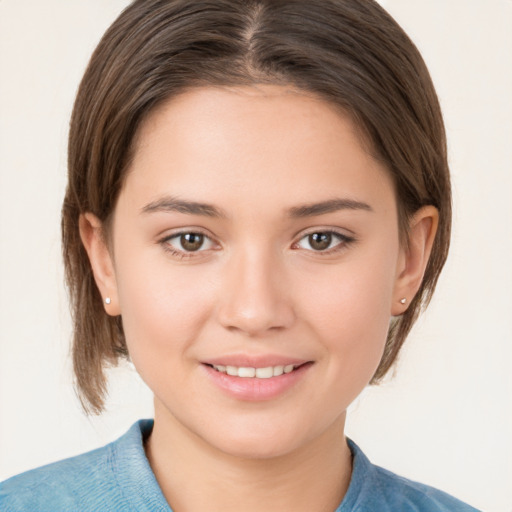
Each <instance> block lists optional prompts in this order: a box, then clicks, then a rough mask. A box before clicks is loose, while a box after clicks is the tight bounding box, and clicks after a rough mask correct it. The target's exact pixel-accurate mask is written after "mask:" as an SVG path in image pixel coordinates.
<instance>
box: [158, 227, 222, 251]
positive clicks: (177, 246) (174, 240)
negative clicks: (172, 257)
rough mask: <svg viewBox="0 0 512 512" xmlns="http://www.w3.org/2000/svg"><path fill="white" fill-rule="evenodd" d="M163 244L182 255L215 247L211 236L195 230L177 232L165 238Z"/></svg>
mask: <svg viewBox="0 0 512 512" xmlns="http://www.w3.org/2000/svg"><path fill="white" fill-rule="evenodd" d="M162 244H163V245H164V248H167V249H168V250H171V252H174V253H176V254H178V253H179V254H182V255H186V254H190V255H191V253H194V252H203V251H207V250H209V249H213V248H214V247H215V243H214V242H213V240H212V239H211V238H210V237H209V236H207V235H203V234H202V233H197V232H196V233H194V232H193V231H185V232H182V233H176V234H175V235H172V236H169V237H167V238H165V239H163V240H162Z"/></svg>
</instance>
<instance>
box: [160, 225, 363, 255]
mask: <svg viewBox="0 0 512 512" xmlns="http://www.w3.org/2000/svg"><path fill="white" fill-rule="evenodd" d="M315 234H322V235H330V236H332V237H335V238H337V239H338V240H339V243H337V244H336V245H335V246H334V247H332V248H330V249H327V250H320V251H315V250H314V249H311V250H310V251H309V252H312V253H314V254H315V255H319V256H329V255H331V254H335V253H337V252H339V251H342V250H343V249H345V248H346V247H347V246H349V245H350V244H352V243H354V242H355V241H356V239H355V238H354V237H351V236H347V235H345V234H342V233H339V232H338V231H333V230H329V229H327V230H315V231H310V232H309V233H305V234H304V235H302V236H301V238H300V239H299V240H298V241H297V242H295V243H294V244H293V245H292V248H293V249H297V248H298V245H299V243H300V242H301V241H302V240H304V239H305V238H307V237H309V236H311V235H315ZM183 235H201V236H203V237H204V238H205V239H208V240H210V242H211V243H214V242H213V240H212V239H211V237H209V236H208V235H207V234H206V233H204V232H202V231H199V230H197V231H180V232H178V233H173V234H172V235H169V236H166V237H164V238H162V239H161V240H159V241H158V243H159V244H160V245H162V247H163V249H164V250H165V251H166V252H168V253H170V254H171V255H172V256H174V257H175V258H178V259H180V260H182V259H187V258H193V257H195V256H196V255H197V253H201V252H204V251H205V250H204V249H203V250H201V249H198V250H197V251H186V250H183V251H181V250H177V249H174V248H173V247H172V246H171V245H170V244H169V241H170V240H173V239H177V238H179V237H181V236H183Z"/></svg>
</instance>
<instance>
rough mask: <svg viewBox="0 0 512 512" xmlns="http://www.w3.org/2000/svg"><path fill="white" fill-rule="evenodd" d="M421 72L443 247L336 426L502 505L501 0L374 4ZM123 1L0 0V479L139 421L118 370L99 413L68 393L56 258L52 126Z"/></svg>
mask: <svg viewBox="0 0 512 512" xmlns="http://www.w3.org/2000/svg"><path fill="white" fill-rule="evenodd" d="M382 3H383V4H384V6H385V7H386V8H387V9H388V10H389V11H390V13H391V14H392V15H393V16H394V17H395V18H396V19H397V20H398V22H399V23H400V24H401V25H402V26H403V27H404V28H405V30H406V31H407V32H408V33H409V35H410V36H411V37H412V39H413V40H414V41H415V42H416V44H417V45H418V47H419V49H420V51H421V52H422V53H423V56H424V58H425V60H426V62H427V64H428V66H429V68H430V70H431V73H432V76H433V79H434V82H435V84H436V86H437V90H438V93H439V96H440V100H441V104H442V107H443V110H444V114H445V120H446V125H447V129H448V138H449V149H450V163H451V169H452V173H453V187H454V210H455V217H454V235H453V245H452V249H451V255H450V258H449V261H448V264H447V267H446V269H445V271H444V274H443V276H442V278H441V281H440V283H439V287H438V290H437V293H436V295H435V297H434V300H433V303H432V304H431V307H430V309H429V311H428V312H427V313H426V314H425V315H424V317H423V318H422V319H421V320H420V322H419V323H418V324H417V325H416V327H415V329H414V331H413V333H412V335H411V336H410V338H409V340H408V343H407V345H406V347H405V350H404V352H403V354H402V357H401V358H400V361H399V363H398V365H397V367H396V371H395V374H396V375H395V376H394V377H393V378H390V379H387V382H386V383H385V384H383V385H382V386H380V387H379V388H370V389H367V390H365V391H364V392H363V394H362V395H361V397H360V399H358V401H357V402H356V403H355V404H354V405H353V406H352V408H351V409H352V410H351V413H350V415H349V421H348V426H347V433H348V435H349V436H350V437H352V438H353V439H354V440H356V441H357V442H358V444H360V446H361V447H362V448H363V449H364V450H365V451H366V453H367V455H368V456H369V457H370V459H372V461H373V462H375V463H378V464H380V465H383V466H385V467H387V468H388V469H390V470H392V471H395V472H397V473H400V474H403V475H404V476H407V477H409V478H412V479H416V480H420V481H422V482H425V483H428V484H431V485H434V486H436V487H439V488H441V489H444V490H446V491H448V492H449V493H451V494H454V495H456V496H457V497H459V498H461V499H463V500H465V501H467V502H470V503H471V504H473V505H474V506H476V507H478V508H481V509H482V510H485V511H491V512H493V511H496V512H498V511H507V512H510V511H511V510H512V378H511V363H512V320H511V319H512V30H511V27H512V1H510V0H430V1H425V0H385V1H384V0H383V1H382ZM125 5H127V2H126V0H46V1H44V2H43V1H40V0H0V45H1V46H0V49H1V50H0V115H1V124H0V144H1V146H0V169H1V178H0V179H1V182H0V244H1V252H0V287H1V294H0V332H1V343H0V480H2V479H4V478H7V477H9V476H11V475H14V474H16V473H18V472H21V471H23V470H26V469H29V468H33V467H35V466H38V465H41V464H44V463H48V462H51V461H54V460H57V459H61V458H63V457H68V456H71V455H75V454H78V453H81V452H83V451H86V450H89V449H92V448H95V447H98V446H100V445H103V444H105V443H107V442H110V441H111V440H113V439H115V438H117V437H118V436H119V435H121V434H122V433H123V432H124V431H125V430H127V428H128V427H129V426H130V425H131V423H132V422H133V421H135V420H136V419H138V418H140V417H149V416H151V415H152V402H151V394H150V392H149V391H148V390H147V389H146V387H145V385H144V384H143V383H142V382H141V381H140V379H139V378H138V376H137V374H136V373H135V371H134V370H132V369H130V368H129V367H128V366H127V365H123V366H122V367H121V368H119V369H116V370H114V371H112V373H111V395H110V399H109V401H108V404H107V412H106V413H105V414H104V415H102V416H101V417H94V418H86V417H85V416H84V415H83V414H82V412H81V410H80V406H79V404H78V401H77V399H76V398H75V396H74V393H73V389H72V376H71V370H70V360H69V338H70V320H69V313H68V304H67V299H66V293H65V290H64V287H63V284H62V282H63V276H62V266H61V258H60V239H59V213H60V204H61V200H62V197H63V192H64V187H65V173H66V137H67V128H68V120H69V115H70V111H71V107H72V102H73V97H74V94H75V92H76V88H77V86H78V83H79V80H80V78H81V75H82V73H83V71H84V68H85V65H86V63H87V60H88V58H89V55H90V54H91V52H92V50H93V49H94V47H95V45H96V43H97V42H98V40H99V38H100V37H101V35H102V33H103V32H104V30H105V29H106V28H107V26H108V25H109V24H110V23H111V22H112V21H113V19H114V18H115V17H116V16H117V14H118V13H119V12H120V11H121V9H122V8H123V7H124V6H125Z"/></svg>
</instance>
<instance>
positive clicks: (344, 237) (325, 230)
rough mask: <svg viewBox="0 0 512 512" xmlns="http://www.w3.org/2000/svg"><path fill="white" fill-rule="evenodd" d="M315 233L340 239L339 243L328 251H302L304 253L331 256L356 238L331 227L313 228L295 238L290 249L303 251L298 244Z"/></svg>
mask: <svg viewBox="0 0 512 512" xmlns="http://www.w3.org/2000/svg"><path fill="white" fill-rule="evenodd" d="M315 233H322V234H330V235H333V236H335V237H337V238H339V239H340V242H339V243H338V244H336V245H335V246H334V247H331V248H330V249H325V250H323V251H315V250H314V249H304V250H305V251H308V252H311V253H314V254H318V255H328V254H333V253H335V252H337V251H339V250H342V249H343V248H345V247H346V246H348V245H350V244H351V243H353V242H355V241H356V237H355V236H354V235H348V234H347V233H344V232H343V231H341V230H338V229H336V228H332V227H315V228H311V229H308V230H306V231H303V232H302V233H301V234H300V235H299V236H297V238H296V241H295V242H294V243H293V244H292V249H303V248H302V247H298V244H299V243H300V242H301V241H302V240H303V239H304V238H306V237H308V236H310V235H313V234H315Z"/></svg>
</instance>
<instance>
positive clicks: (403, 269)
mask: <svg viewBox="0 0 512 512" xmlns="http://www.w3.org/2000/svg"><path fill="white" fill-rule="evenodd" d="M438 223H439V212H438V210H437V208H435V207H434V206H424V207H423V208H420V209H419V210H418V211H417V212H416V213H415V214H414V215H413V216H412V218H411V220H410V222H409V233H408V243H407V245H406V246H405V247H403V248H402V250H401V254H400V258H399V262H398V267H397V277H396V281H395V289H394V294H393V304H392V308H391V315H393V316H398V315H402V314H403V313H404V312H405V311H406V310H407V308H408V304H410V303H411V301H412V300H413V298H414V296H415V295H416V293H417V291H418V290H419V288H420V286H421V283H422V281H423V275H424V274H425V270H426V268H427V264H428V260H429V258H430V253H431V252H432V246H433V245H434V240H435V236H436V232H437V226H438ZM404 299H405V300H404Z"/></svg>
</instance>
